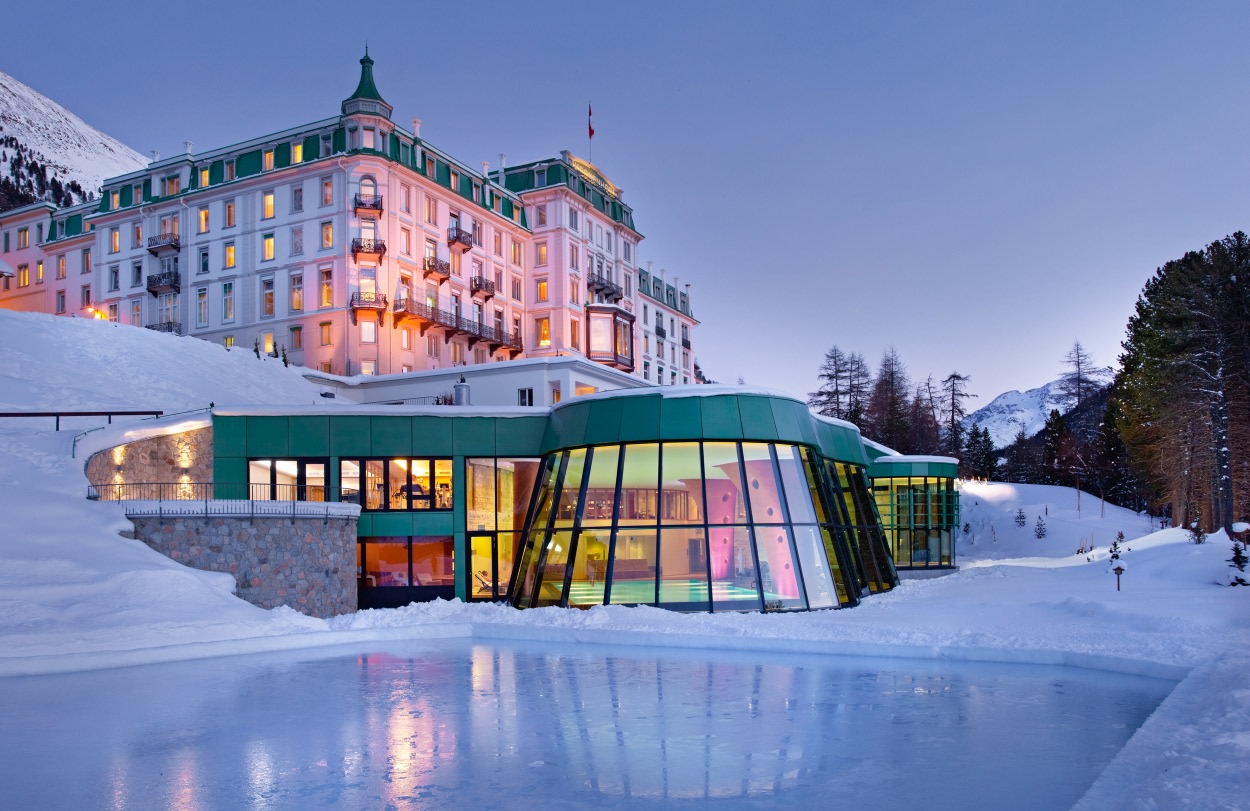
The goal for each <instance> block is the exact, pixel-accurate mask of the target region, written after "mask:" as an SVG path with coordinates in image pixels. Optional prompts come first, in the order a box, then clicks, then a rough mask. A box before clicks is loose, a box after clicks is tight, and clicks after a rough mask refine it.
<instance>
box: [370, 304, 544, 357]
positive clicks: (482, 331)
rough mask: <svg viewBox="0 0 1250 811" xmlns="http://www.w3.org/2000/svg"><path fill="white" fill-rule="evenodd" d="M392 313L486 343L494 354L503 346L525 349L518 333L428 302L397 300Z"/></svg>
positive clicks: (396, 316) (518, 349)
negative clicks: (442, 308)
mask: <svg viewBox="0 0 1250 811" xmlns="http://www.w3.org/2000/svg"><path fill="white" fill-rule="evenodd" d="M392 313H393V315H394V316H395V318H396V319H400V320H402V319H403V318H409V317H411V318H417V319H420V320H421V321H424V322H425V323H426V324H428V325H429V326H431V327H443V328H445V329H447V330H450V331H452V332H456V333H461V334H464V335H468V336H470V337H471V338H476V339H479V340H483V341H486V342H487V343H490V344H491V345H492V347H491V351H492V352H493V351H495V350H496V349H498V348H499V347H502V346H506V347H508V348H510V349H515V350H517V351H520V350H522V349H523V348H524V347H523V345H522V344H521V336H520V335H519V334H517V333H512V332H506V331H504V330H500V329H497V328H495V327H492V326H489V325H487V324H482V323H479V322H477V321H474V320H473V319H471V318H465V317H464V316H461V315H456V314H455V313H453V312H449V311H447V310H440V309H439V308H438V307H431V306H430V305H429V304H427V303H426V302H424V301H417V300H416V299H413V298H411V297H404V298H400V299H396V300H395V306H394V308H393V309H392Z"/></svg>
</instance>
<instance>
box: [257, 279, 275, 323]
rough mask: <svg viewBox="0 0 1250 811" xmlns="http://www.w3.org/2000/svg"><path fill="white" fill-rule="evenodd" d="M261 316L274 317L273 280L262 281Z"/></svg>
mask: <svg viewBox="0 0 1250 811" xmlns="http://www.w3.org/2000/svg"><path fill="white" fill-rule="evenodd" d="M260 314H261V315H262V316H271V315H273V279H272V278H268V279H261V280H260Z"/></svg>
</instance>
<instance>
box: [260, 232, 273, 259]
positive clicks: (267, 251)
mask: <svg viewBox="0 0 1250 811" xmlns="http://www.w3.org/2000/svg"><path fill="white" fill-rule="evenodd" d="M260 240H261V257H260V258H261V260H262V261H268V260H270V259H273V234H265V235H263V236H262V237H261V238H260Z"/></svg>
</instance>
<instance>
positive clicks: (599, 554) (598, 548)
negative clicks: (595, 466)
mask: <svg viewBox="0 0 1250 811" xmlns="http://www.w3.org/2000/svg"><path fill="white" fill-rule="evenodd" d="M595 458H596V459H598V458H599V454H598V453H596V454H595ZM610 535H611V530H610V529H603V530H595V529H590V530H585V529H583V530H582V532H581V535H580V536H579V537H578V539H577V559H576V560H575V561H574V563H573V578H572V581H571V582H570V583H569V605H571V606H590V605H602V603H603V590H604V585H605V581H606V578H607V570H608V538H609V537H610Z"/></svg>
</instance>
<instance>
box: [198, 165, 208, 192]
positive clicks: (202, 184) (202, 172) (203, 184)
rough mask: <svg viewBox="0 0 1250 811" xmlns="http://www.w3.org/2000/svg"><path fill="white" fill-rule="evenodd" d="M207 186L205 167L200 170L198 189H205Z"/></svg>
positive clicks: (206, 169) (206, 170)
mask: <svg viewBox="0 0 1250 811" xmlns="http://www.w3.org/2000/svg"><path fill="white" fill-rule="evenodd" d="M207 185H208V167H207V166H205V167H203V168H201V169H200V188H201V189H202V188H204V187H206V186H207Z"/></svg>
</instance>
